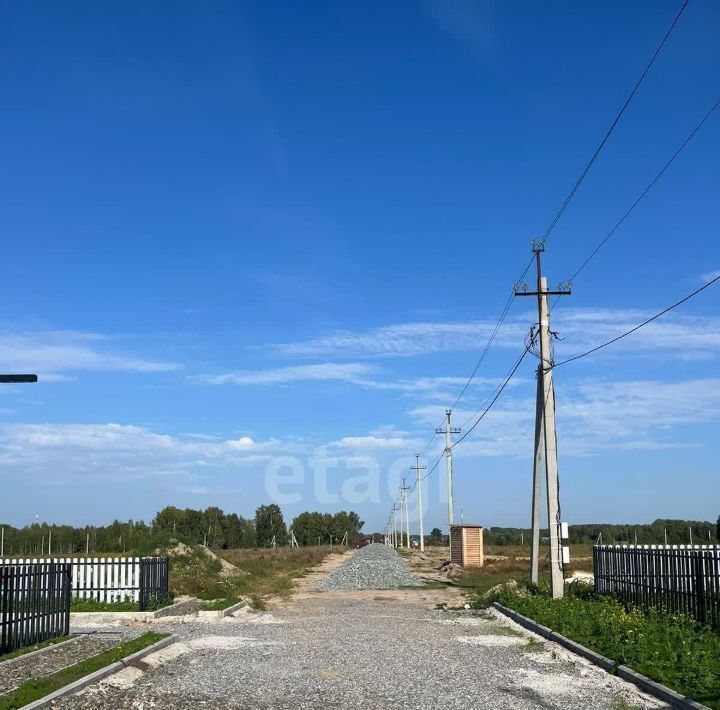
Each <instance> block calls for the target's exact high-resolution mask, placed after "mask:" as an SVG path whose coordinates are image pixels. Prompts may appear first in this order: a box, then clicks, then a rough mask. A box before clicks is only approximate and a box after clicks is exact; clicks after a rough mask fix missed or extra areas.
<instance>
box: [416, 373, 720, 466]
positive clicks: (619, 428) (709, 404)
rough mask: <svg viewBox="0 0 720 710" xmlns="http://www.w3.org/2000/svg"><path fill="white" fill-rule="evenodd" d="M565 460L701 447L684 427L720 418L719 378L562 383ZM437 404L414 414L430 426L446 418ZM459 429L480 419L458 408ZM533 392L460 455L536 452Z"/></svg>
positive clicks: (498, 409)
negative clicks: (604, 452)
mask: <svg viewBox="0 0 720 710" xmlns="http://www.w3.org/2000/svg"><path fill="white" fill-rule="evenodd" d="M556 397H557V422H558V435H559V450H560V453H561V455H586V454H591V453H597V452H599V451H602V450H613V449H616V450H630V449H648V450H650V449H661V448H682V447H688V446H695V445H696V443H695V442H694V441H693V439H692V430H691V429H690V430H684V428H685V427H689V426H690V425H695V424H703V423H711V422H717V421H720V379H716V378H705V379H695V380H686V381H678V382H662V381H657V380H634V381H598V380H593V381H583V382H575V383H564V384H563V386H562V387H559V388H558V389H557V391H556ZM442 414H443V410H442V407H439V406H431V405H427V406H422V407H418V408H416V409H414V410H412V411H411V412H410V416H411V417H413V418H414V419H415V420H416V421H418V422H421V423H422V424H423V426H425V427H427V426H430V425H432V424H433V423H436V422H437V421H439V420H440V419H442ZM454 414H455V417H454V419H453V423H454V424H458V425H460V424H462V425H463V427H464V431H467V428H468V426H470V425H472V422H474V421H475V418H474V417H473V418H472V419H471V420H470V421H467V419H468V418H469V417H471V416H472V415H473V412H471V411H470V410H467V411H462V410H456V411H455V413H454ZM534 419H535V401H534V393H531V392H530V391H526V393H525V394H524V395H523V396H506V397H504V398H501V399H500V400H498V403H497V405H496V406H495V407H494V408H493V409H491V410H490V412H489V413H488V414H487V416H486V417H485V418H484V419H483V421H482V422H481V423H480V424H479V425H478V427H477V428H476V429H475V430H474V431H473V433H472V434H471V435H470V436H469V437H468V438H467V439H465V441H463V443H462V445H461V446H460V447H458V449H457V453H458V455H460V456H519V457H521V458H527V457H528V456H531V455H532V453H531V452H532V445H533V433H534Z"/></svg>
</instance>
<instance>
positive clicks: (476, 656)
mask: <svg viewBox="0 0 720 710" xmlns="http://www.w3.org/2000/svg"><path fill="white" fill-rule="evenodd" d="M247 616H248V615H247V614H246V615H243V616H241V617H240V618H237V619H234V620H233V621H232V622H226V621H223V622H222V623H217V624H215V625H208V624H206V623H202V624H201V623H198V624H193V623H183V624H175V625H170V624H168V625H164V624H163V625H161V626H158V625H154V627H153V628H154V630H167V631H172V632H174V633H177V634H178V636H179V640H178V642H177V643H175V644H173V645H172V646H169V647H167V648H165V649H163V650H161V651H159V652H157V653H155V654H151V655H150V656H147V657H146V658H145V659H143V661H144V662H145V663H146V665H147V669H146V670H145V672H138V670H137V669H136V668H126V669H124V670H123V671H121V672H120V673H118V674H116V675H114V676H112V677H110V678H108V679H106V680H105V681H102V682H100V683H97V684H95V685H93V686H90V687H88V688H87V689H85V690H84V691H82V692H81V693H79V694H78V695H75V696H72V697H69V698H64V699H62V700H61V701H58V702H57V703H55V704H54V705H53V706H52V707H53V708H56V709H59V708H63V710H150V709H151V708H152V709H153V710H170V709H172V710H191V709H192V710H195V709H196V708H207V709H209V710H221V709H223V710H224V709H226V708H228V709H230V710H235V709H239V708H242V709H243V710H270V709H275V710H319V709H320V708H322V709H325V710H326V709H328V708H329V709H334V708H338V709H340V708H342V709H343V710H360V709H362V710H381V709H382V710H385V709H386V708H393V710H418V709H420V710H425V709H427V710H436V709H441V710H468V708H493V709H496V708H497V709H499V710H503V709H507V710H525V709H528V708H542V709H545V710H547V709H553V708H557V709H558V710H560V709H562V710H581V709H582V710H586V709H587V708H593V709H595V708H597V709H599V710H604V709H607V710H613V709H616V708H618V707H628V706H629V707H633V708H661V707H666V706H665V705H663V704H662V703H659V702H657V701H655V700H653V699H652V698H649V697H648V696H644V695H642V694H640V693H639V692H638V691H637V690H636V689H635V688H634V686H632V685H630V684H627V683H625V682H624V681H622V680H620V679H618V678H615V677H613V676H610V675H608V674H607V673H605V672H603V671H602V670H600V669H598V668H595V667H594V666H591V665H590V664H588V663H587V662H586V661H585V660H584V659H581V658H578V657H575V656H573V655H572V654H568V653H565V654H558V653H557V652H556V651H557V649H558V648H559V647H556V646H555V644H551V643H543V644H542V645H540V644H537V643H536V644H534V645H533V646H534V648H533V649H532V651H531V650H530V648H529V646H528V640H529V639H530V638H531V635H529V634H523V633H521V632H519V631H517V629H516V627H514V626H513V625H508V624H505V623H504V622H503V621H500V620H498V619H496V618H494V617H493V616H491V615H489V614H483V613H482V612H479V613H475V612H452V611H450V612H448V611H439V610H430V609H426V608H421V607H418V606H415V605H412V604H402V603H398V602H392V603H388V602H384V601H382V602H381V601H367V600H355V599H351V598H348V599H344V598H338V597H337V596H335V595H324V594H321V593H318V594H316V595H315V596H314V597H313V598H312V599H306V600H303V604H302V606H300V607H297V608H290V609H286V610H283V611H282V612H274V613H272V614H271V616H273V617H276V618H277V620H278V621H281V622H283V623H261V624H258V623H253V622H250V621H248V620H247ZM266 616H267V615H266Z"/></svg>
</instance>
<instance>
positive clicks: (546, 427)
mask: <svg viewBox="0 0 720 710" xmlns="http://www.w3.org/2000/svg"><path fill="white" fill-rule="evenodd" d="M532 250H533V254H534V255H535V265H536V269H537V290H536V291H528V290H527V286H524V287H523V286H520V285H517V286H516V287H515V295H516V296H535V297H537V303H538V321H539V326H540V367H539V368H538V375H539V376H540V378H541V382H540V384H541V385H542V386H541V387H540V386H538V395H540V397H541V398H540V403H539V405H538V406H537V407H536V413H538V414H540V418H541V421H542V433H541V438H542V441H543V448H544V454H545V480H546V489H547V508H548V532H549V538H550V593H551V594H552V596H553V597H555V598H558V597H562V596H563V595H564V593H565V581H564V575H563V563H562V547H561V538H560V500H559V483H558V468H557V436H556V432H555V390H554V388H553V376H552V367H553V360H552V348H551V345H550V337H551V331H550V305H549V303H548V297H549V296H567V295H569V294H570V289H569V288H558V290H557V291H549V290H548V287H547V279H546V278H545V277H544V276H543V275H542V261H541V254H542V253H543V252H544V251H545V243H544V242H543V241H542V240H540V241H537V242H535V241H534V242H533V243H532ZM538 429H539V427H538V424H537V423H536V425H535V432H536V437H537V435H538ZM537 458H538V452H537V450H536V456H535V463H536V464H537ZM534 478H535V477H534ZM535 483H536V481H535V480H534V481H533V521H532V522H533V537H534V535H535V534H536V533H535V525H536V521H535ZM538 483H539V482H538ZM537 534H538V536H539V524H538V525H537ZM535 561H536V563H537V561H538V556H537V555H536V556H535ZM531 564H532V555H531ZM532 574H533V570H532V569H531V577H532Z"/></svg>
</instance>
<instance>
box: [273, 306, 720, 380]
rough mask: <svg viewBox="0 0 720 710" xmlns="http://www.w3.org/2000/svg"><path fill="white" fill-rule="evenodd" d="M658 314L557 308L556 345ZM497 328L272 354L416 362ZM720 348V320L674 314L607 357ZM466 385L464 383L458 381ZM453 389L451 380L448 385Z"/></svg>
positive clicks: (366, 336)
mask: <svg viewBox="0 0 720 710" xmlns="http://www.w3.org/2000/svg"><path fill="white" fill-rule="evenodd" d="M654 312H656V311H650V310H648V311H642V310H630V309H599V308H576V309H573V308H566V307H563V308H558V309H557V310H556V311H555V312H554V313H553V330H554V331H556V332H558V334H559V335H560V336H561V337H562V338H563V340H562V341H557V342H556V350H557V352H558V354H559V355H560V356H563V355H573V354H577V353H579V352H582V351H584V350H587V349H589V348H590V347H593V346H594V345H598V344H600V343H602V342H605V341H606V340H610V339H611V338H613V337H615V336H617V335H620V334H622V333H624V332H626V331H627V330H630V329H631V328H633V327H634V326H636V325H637V324H638V323H640V322H642V321H643V320H645V319H646V318H648V317H649V316H651V315H653V313H654ZM533 322H534V315H533V314H531V313H530V312H527V311H526V312H524V313H522V314H518V315H516V316H514V317H513V318H510V319H508V320H507V321H506V322H505V324H504V325H503V326H502V328H501V329H500V331H499V333H498V336H497V338H496V339H495V342H494V347H495V348H500V349H507V348H509V349H512V350H520V349H521V348H522V346H523V343H524V341H525V338H526V336H527V333H528V331H529V328H530V325H531V324H532V323H533ZM494 328H495V321H494V320H484V321H483V320H478V321H467V322H448V323H405V324H396V325H388V326H382V327H380V328H375V329H373V330H369V331H360V332H352V331H343V332H339V333H332V334H329V335H326V336H322V337H318V338H313V339H310V340H305V341H299V342H295V343H281V344H275V345H271V346H270V348H271V349H272V350H273V351H274V352H276V353H278V354H280V355H282V356H284V357H290V358H319V357H333V358H338V357H340V358H379V357H385V358H388V357H412V356H418V355H427V354H431V353H439V352H464V351H475V352H477V351H479V350H480V349H482V347H483V346H484V344H485V343H486V342H487V339H488V338H489V336H490V334H491V333H492V332H493V330H494ZM719 347H720V318H717V317H714V316H688V315H683V314H680V313H674V314H670V315H668V316H665V317H663V318H662V319H660V320H657V321H655V322H654V323H651V324H650V325H648V326H646V327H645V328H643V329H642V331H641V332H639V333H638V334H637V335H632V336H630V337H628V338H626V339H624V340H622V341H620V342H619V343H618V344H617V345H614V346H613V348H612V350H608V351H606V352H604V353H603V357H605V356H607V355H609V354H611V353H612V352H617V351H622V352H628V351H633V352H643V353H647V354H654V355H658V354H662V355H664V356H667V355H668V354H670V353H673V354H674V353H678V354H679V355H680V356H682V357H688V356H689V357H693V358H697V357H699V356H703V355H704V356H709V355H711V354H714V353H716V352H717V351H718V348H719ZM457 379H458V380H461V379H462V378H457ZM423 382H434V383H438V382H439V379H438V378H423V379H416V380H410V381H406V382H405V383H403V381H399V382H397V383H395V384H394V385H393V384H386V385H385V384H383V385H381V384H377V383H376V384H375V385H374V386H375V387H381V386H384V387H386V388H388V389H389V388H395V389H401V388H402V387H403V386H406V387H408V388H409V387H414V388H416V389H419V388H421V387H422V386H423ZM447 383H448V384H450V383H451V380H450V379H448V380H447Z"/></svg>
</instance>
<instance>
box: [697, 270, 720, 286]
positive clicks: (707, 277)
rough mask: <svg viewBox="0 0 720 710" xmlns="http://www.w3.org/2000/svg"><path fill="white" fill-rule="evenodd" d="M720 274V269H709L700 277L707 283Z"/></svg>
mask: <svg viewBox="0 0 720 710" xmlns="http://www.w3.org/2000/svg"><path fill="white" fill-rule="evenodd" d="M719 276H720V269H715V271H708V272H707V273H706V274H703V275H702V276H701V277H700V281H701V282H702V283H707V282H708V281H712V280H713V279H716V278H718V277H719Z"/></svg>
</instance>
